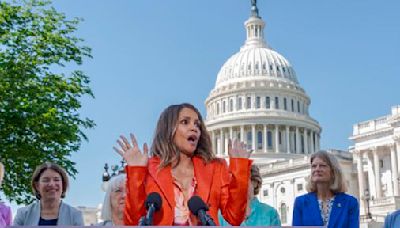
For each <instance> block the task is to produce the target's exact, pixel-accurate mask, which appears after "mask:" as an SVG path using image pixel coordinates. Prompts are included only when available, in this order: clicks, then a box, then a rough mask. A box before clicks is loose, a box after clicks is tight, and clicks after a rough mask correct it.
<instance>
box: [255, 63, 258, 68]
mask: <svg viewBox="0 0 400 228" xmlns="http://www.w3.org/2000/svg"><path fill="white" fill-rule="evenodd" d="M255 68H256V70H258V62H257V63H256V65H255Z"/></svg>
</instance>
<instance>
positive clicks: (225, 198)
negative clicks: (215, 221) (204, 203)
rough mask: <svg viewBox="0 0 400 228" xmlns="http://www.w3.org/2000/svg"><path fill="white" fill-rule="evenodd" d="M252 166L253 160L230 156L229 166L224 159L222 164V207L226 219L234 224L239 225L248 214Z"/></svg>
mask: <svg viewBox="0 0 400 228" xmlns="http://www.w3.org/2000/svg"><path fill="white" fill-rule="evenodd" d="M250 167H251V160H249V159H247V158H230V159H229V168H228V167H227V165H226V162H225V160H223V165H222V166H221V178H222V180H221V182H222V186H221V202H220V209H221V213H222V216H223V217H224V219H225V220H226V221H227V222H228V223H229V224H231V225H234V226H239V225H240V224H241V223H242V222H243V220H244V218H245V216H246V206H247V192H248V185H249V183H248V182H249V178H250Z"/></svg>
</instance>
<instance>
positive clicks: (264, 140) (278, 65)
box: [205, 1, 321, 163]
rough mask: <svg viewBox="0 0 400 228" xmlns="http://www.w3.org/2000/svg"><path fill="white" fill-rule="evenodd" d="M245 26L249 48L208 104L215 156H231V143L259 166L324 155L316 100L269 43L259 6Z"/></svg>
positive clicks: (221, 76) (225, 70) (227, 66)
mask: <svg viewBox="0 0 400 228" xmlns="http://www.w3.org/2000/svg"><path fill="white" fill-rule="evenodd" d="M244 25H245V29H246V35H247V38H246V41H245V43H244V45H243V46H242V47H241V48H240V51H239V52H238V53H236V54H234V55H232V56H231V57H230V58H229V59H228V60H227V61H226V62H225V63H224V64H223V66H222V67H221V69H220V71H219V73H218V76H217V81H216V83H215V87H214V89H212V90H211V92H210V94H209V96H208V97H207V99H206V101H205V104H206V110H207V115H206V121H205V123H206V126H207V130H208V131H209V132H210V135H211V138H212V144H213V150H214V151H215V152H216V153H217V155H219V156H222V157H223V156H227V155H228V151H227V150H228V149H227V148H228V140H229V139H239V140H240V141H243V142H245V143H246V144H247V146H248V148H249V149H252V150H253V151H254V152H253V154H252V158H256V159H255V161H256V163H263V162H272V161H277V160H281V159H286V158H294V157H298V156H304V155H305V154H310V153H313V152H315V151H317V150H319V147H320V146H319V145H320V143H319V142H320V134H321V127H320V125H319V123H318V122H317V121H316V120H314V119H313V118H312V117H311V116H310V115H309V112H308V109H309V106H310V104H311V100H310V97H308V95H307V94H306V92H305V90H304V89H303V88H302V87H301V85H300V84H299V81H298V80H297V77H296V73H295V71H294V69H293V67H292V65H291V64H290V63H289V61H288V60H287V59H286V58H285V57H283V56H282V55H281V54H279V53H278V52H276V51H275V50H273V49H272V48H271V47H270V46H269V45H268V44H267V43H266V42H265V40H264V28H265V22H264V21H263V20H262V18H261V17H260V16H259V13H258V9H257V6H256V4H255V1H252V8H251V16H250V18H249V19H248V20H247V21H246V22H245V23H244Z"/></svg>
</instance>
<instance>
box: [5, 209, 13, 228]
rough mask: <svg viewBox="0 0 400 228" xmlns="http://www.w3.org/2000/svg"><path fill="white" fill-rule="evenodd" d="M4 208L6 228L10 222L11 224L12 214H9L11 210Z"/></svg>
mask: <svg viewBox="0 0 400 228" xmlns="http://www.w3.org/2000/svg"><path fill="white" fill-rule="evenodd" d="M5 207H6V212H5V213H6V215H5V217H4V218H5V222H6V225H7V226H10V225H11V222H12V213H11V208H10V207H7V206H5Z"/></svg>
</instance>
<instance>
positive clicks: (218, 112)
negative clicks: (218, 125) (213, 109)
mask: <svg viewBox="0 0 400 228" xmlns="http://www.w3.org/2000/svg"><path fill="white" fill-rule="evenodd" d="M217 115H219V103H218V104H217Z"/></svg>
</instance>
